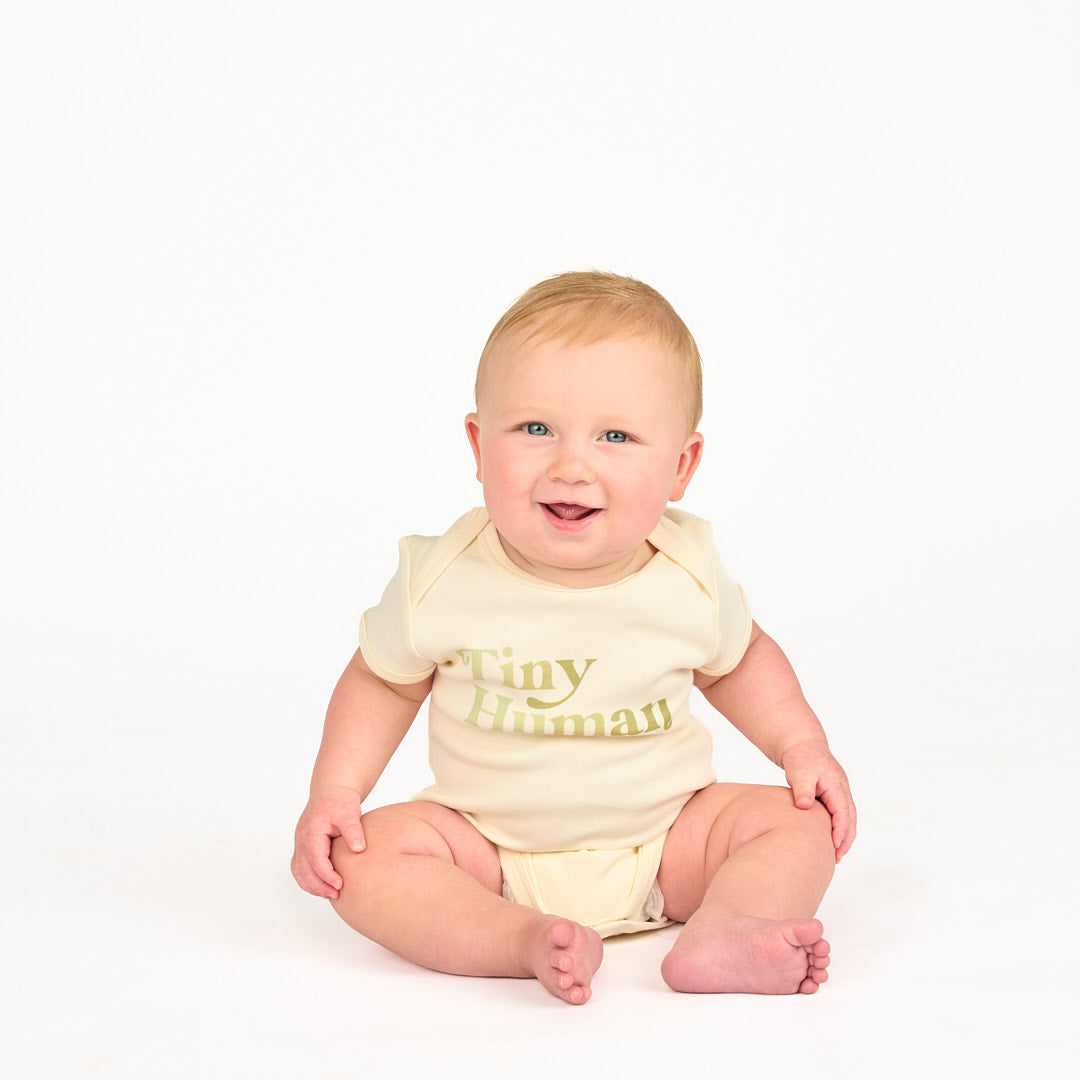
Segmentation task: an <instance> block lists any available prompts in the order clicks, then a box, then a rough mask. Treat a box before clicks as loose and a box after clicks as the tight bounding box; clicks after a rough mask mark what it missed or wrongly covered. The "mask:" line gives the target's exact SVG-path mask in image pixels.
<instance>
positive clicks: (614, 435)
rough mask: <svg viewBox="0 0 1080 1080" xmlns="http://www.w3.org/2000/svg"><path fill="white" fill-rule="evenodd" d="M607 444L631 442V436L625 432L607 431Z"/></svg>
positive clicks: (605, 433) (605, 434)
mask: <svg viewBox="0 0 1080 1080" xmlns="http://www.w3.org/2000/svg"><path fill="white" fill-rule="evenodd" d="M604 441H605V442H629V441H630V436H629V435H627V434H626V432H625V431H605V432H604Z"/></svg>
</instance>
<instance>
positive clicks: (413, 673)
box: [360, 537, 435, 684]
mask: <svg viewBox="0 0 1080 1080" xmlns="http://www.w3.org/2000/svg"><path fill="white" fill-rule="evenodd" d="M409 540H410V538H409V537H406V538H405V539H404V540H402V541H401V542H400V543H399V544H398V555H399V561H398V568H397V573H395V574H394V576H393V578H391V580H390V584H389V585H387V586H386V591H385V592H384V593H383V596H382V599H381V600H380V601H379V603H378V605H377V606H376V607H373V608H369V609H368V610H367V611H365V612H364V617H363V619H362V620H361V623H360V652H361V653H362V654H363V657H364V660H365V661H366V663H367V665H368V667H370V668H371V670H372V671H373V672H374V673H375V674H376V675H378V676H379V678H380V679H384V680H386V682H390V683H398V684H407V683H417V682H422V681H423V680H424V679H426V678H427V677H428V676H429V675H430V674H431V673H432V671H433V670H434V669H435V664H434V662H432V661H431V660H429V659H427V658H426V657H423V656H420V655H419V654H418V652H417V651H416V647H415V645H414V643H413V609H412V599H411V579H412V570H413V559H412V551H411V549H410V545H409Z"/></svg>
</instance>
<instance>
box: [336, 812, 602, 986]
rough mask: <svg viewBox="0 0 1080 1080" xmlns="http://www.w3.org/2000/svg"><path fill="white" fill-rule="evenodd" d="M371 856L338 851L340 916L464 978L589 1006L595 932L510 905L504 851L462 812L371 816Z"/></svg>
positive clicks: (339, 847)
mask: <svg viewBox="0 0 1080 1080" xmlns="http://www.w3.org/2000/svg"><path fill="white" fill-rule="evenodd" d="M363 825H364V835H365V837H366V839H367V848H366V849H365V850H364V851H362V852H360V853H359V854H357V853H355V852H352V851H350V850H349V848H348V847H347V845H345V844H344V843H342V842H341V841H340V840H338V841H335V842H334V844H333V847H332V849H331V859H332V860H333V863H334V867H335V869H336V870H337V871H338V873H339V874H341V876H342V878H343V879H344V881H345V885H344V888H343V889H342V890H341V896H340V898H339V899H338V900H336V901H332V903H333V904H334V907H335V909H336V910H337V913H338V914H339V915H340V916H341V917H342V918H343V919H344V920H345V921H346V922H347V923H348V924H349V925H350V926H351V927H353V928H354V929H355V930H359V931H360V933H362V934H363V935H364V936H365V937H368V938H370V939H371V940H372V941H376V942H378V943H379V944H380V945H383V946H384V947H386V948H387V949H390V950H391V951H392V952H395V953H397V954H398V955H399V956H403V957H405V958H406V959H407V960H411V961H413V962H414V963H417V964H421V965H423V966H424V967H428V968H433V969H434V970H436V971H446V972H449V973H451V974H455V975H495V976H508V977H515V978H536V979H539V981H540V983H541V984H542V985H543V986H544V987H545V988H546V989H547V990H549V991H550V992H551V993H552V994H554V995H555V996H556V997H559V998H562V999H563V1000H564V1001H568V1002H570V1003H571V1004H573V1005H582V1004H584V1003H585V1002H586V1001H588V1000H589V998H590V996H591V995H592V989H591V984H592V977H593V974H594V973H595V972H596V969H597V968H598V967H599V966H600V960H601V958H602V955H603V946H602V944H601V942H600V937H599V935H598V934H597V933H596V931H595V930H592V929H589V928H587V927H583V926H579V925H578V924H577V923H574V922H570V921H569V920H567V919H559V918H556V917H555V916H553V915H545V914H543V913H542V912H538V911H534V910H532V909H531V908H526V907H522V906H521V905H518V904H512V903H509V902H508V901H506V900H504V899H503V898H502V895H501V892H502V869H501V867H500V865H499V856H498V853H497V852H496V849H495V845H494V844H492V843H491V842H490V841H489V840H487V839H486V838H485V837H484V836H482V835H481V834H480V833H479V832H478V831H477V829H476V828H475V827H474V826H473V825H472V824H471V823H470V822H469V821H467V820H466V819H465V818H463V817H462V816H461V815H460V814H458V813H457V812H456V811H454V810H449V809H447V808H446V807H444V806H438V805H436V804H435V803H425V802H416V803H402V804H400V805H397V806H387V807H384V808H383V809H381V810H373V811H371V812H370V813H368V814H365V815H364V818H363Z"/></svg>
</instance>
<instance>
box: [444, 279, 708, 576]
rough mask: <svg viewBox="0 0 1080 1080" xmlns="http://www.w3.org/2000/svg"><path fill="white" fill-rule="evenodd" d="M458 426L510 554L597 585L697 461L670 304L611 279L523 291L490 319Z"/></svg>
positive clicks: (691, 381)
mask: <svg viewBox="0 0 1080 1080" xmlns="http://www.w3.org/2000/svg"><path fill="white" fill-rule="evenodd" d="M476 402H477V408H476V412H475V413H470V414H469V416H467V417H466V419H465V429H466V432H467V434H468V437H469V442H470V444H471V446H472V450H473V454H474V457H475V459H476V475H477V479H478V480H480V481H481V483H482V484H483V485H484V504H485V506H486V507H487V510H488V513H489V514H490V516H491V520H492V522H493V524H494V525H495V528H496V531H497V532H498V535H499V538H500V541H501V542H502V546H503V549H504V551H505V552H506V554H507V555H508V556H509V558H510V561H511V562H512V563H514V564H515V565H516V566H517V567H519V568H520V569H522V570H526V571H527V572H528V573H530V574H532V575H533V576H534V577H540V578H543V579H546V580H548V581H551V582H554V583H556V584H560V585H568V586H571V587H582V588H584V587H592V586H599V585H606V584H610V583H612V582H614V581H618V580H620V579H621V578H622V577H625V576H626V575H627V574H630V573H633V572H634V571H636V570H638V569H640V568H641V567H642V566H644V565H645V563H646V562H647V561H648V560H649V559H650V558H651V556H652V552H653V549H652V547H651V545H650V544H649V542H648V537H649V536H650V535H651V534H652V532H653V530H654V529H655V528H656V525H657V523H658V522H659V520H660V518H661V516H662V515H663V513H664V510H665V508H666V507H667V504H668V503H669V502H674V501H677V500H678V499H680V498H682V495H683V492H684V491H685V490H686V486H687V484H688V483H689V482H690V478H691V477H692V476H693V474H694V472H695V470H696V468H697V465H698V462H699V461H700V459H701V448H702V444H703V440H702V436H701V435H700V433H699V432H697V431H695V430H694V429H695V427H696V426H697V423H698V420H699V419H700V416H701V362H700V359H699V357H698V350H697V346H696V345H695V343H694V339H693V338H692V337H691V336H690V332H689V331H688V330H687V329H686V326H685V325H684V324H683V321H682V320H681V319H680V318H679V316H678V315H676V314H675V312H674V311H673V310H672V308H671V305H670V304H668V302H667V301H666V300H665V299H664V298H663V297H662V296H660V294H659V293H657V292H656V291H655V290H654V289H650V288H649V286H647V285H643V284H642V283H641V282H639V281H634V280H632V279H630V278H624V277H617V276H616V275H614V274H600V273H571V274H562V275H560V276H559V277H555V278H550V279H549V280H547V281H543V282H541V283H540V284H539V285H537V286H535V287H534V288H532V289H530V290H529V291H528V292H527V293H525V295H524V296H522V297H521V299H520V300H518V301H517V303H516V304H514V306H513V307H511V308H510V310H509V311H508V312H507V313H506V314H505V315H504V316H503V317H502V319H500V320H499V322H498V324H497V325H496V327H495V329H494V330H493V331H492V333H491V336H490V338H489V339H488V343H487V346H486V347H485V349H484V352H483V356H482V357H481V360H480V367H479V371H478V373H477V379H476Z"/></svg>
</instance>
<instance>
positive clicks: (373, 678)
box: [292, 650, 432, 900]
mask: <svg viewBox="0 0 1080 1080" xmlns="http://www.w3.org/2000/svg"><path fill="white" fill-rule="evenodd" d="M431 682H432V678H431V677H429V678H427V679H425V680H424V681H423V682H418V683H410V684H408V685H397V684H394V683H388V682H385V681H384V680H382V679H380V678H379V677H378V676H377V675H375V673H374V672H372V670H371V669H370V668H369V667H368V666H367V664H366V663H365V662H364V658H363V656H361V654H360V651H359V650H357V651H356V654H355V655H354V656H353V658H352V660H350V661H349V665H348V667H346V669H345V671H344V672H343V673H342V676H341V678H340V679H339V680H338V684H337V686H336V687H335V689H334V693H333V696H332V697H331V698H330V706H329V708H328V709H327V710H326V723H325V725H324V726H323V738H322V745H321V746H320V747H319V754H318V757H317V758H316V759H315V768H314V771H313V772H312V776H311V797H310V798H309V799H308V804H307V806H306V807H305V808H304V812H303V814H301V816H300V821H299V822H298V823H297V826H296V848H295V851H294V853H293V858H292V873H293V877H294V878H296V881H297V883H298V884H299V885H300V887H301V888H302V889H304V890H305V891H306V892H309V893H312V894H314V895H315V896H322V897H326V898H327V899H332V900H336V899H337V896H338V891H339V890H340V889H341V884H342V882H341V877H340V875H339V874H338V872H337V871H336V870H335V869H334V866H333V864H332V863H331V861H330V841H331V840H332V839H333V838H334V837H335V836H340V837H342V839H344V841H345V842H346V843H347V844H348V845H349V847H350V848H352V850H353V851H363V849H364V830H363V829H362V828H361V826H360V812H361V805H362V803H363V801H364V799H366V798H367V797H368V795H369V794H370V792H371V789H372V788H373V787H374V786H375V782H376V781H377V780H378V779H379V777H380V776H381V775H382V771H383V769H385V768H386V764H387V762H388V761H389V760H390V758H391V757H392V756H393V753H394V751H395V750H396V749H397V748H398V745H399V744H400V742H401V740H402V739H403V738H404V737H405V733H406V732H407V731H408V730H409V727H410V726H411V724H412V722H413V720H414V719H415V718H416V714H417V713H418V712H419V711H420V706H421V705H422V704H423V702H424V699H425V698H426V697H427V696H428V694H429V693H430V691H431Z"/></svg>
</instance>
